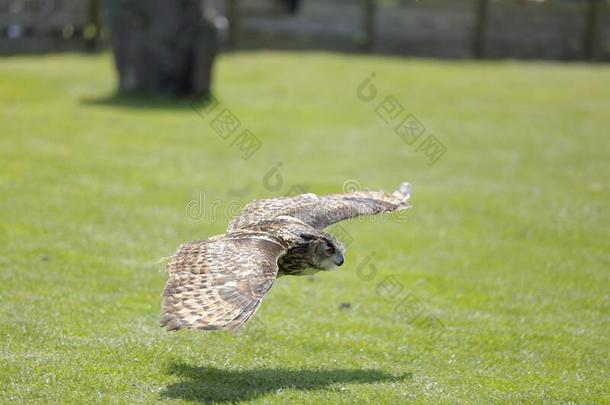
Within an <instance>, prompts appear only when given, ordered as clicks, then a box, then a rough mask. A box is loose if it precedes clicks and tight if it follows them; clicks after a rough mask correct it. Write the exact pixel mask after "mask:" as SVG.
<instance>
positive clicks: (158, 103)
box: [80, 93, 212, 110]
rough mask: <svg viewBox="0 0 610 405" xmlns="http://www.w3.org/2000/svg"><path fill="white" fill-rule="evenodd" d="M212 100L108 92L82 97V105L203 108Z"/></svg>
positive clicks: (206, 97) (138, 107)
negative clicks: (101, 94) (99, 95)
mask: <svg viewBox="0 0 610 405" xmlns="http://www.w3.org/2000/svg"><path fill="white" fill-rule="evenodd" d="M211 102H212V99H211V98H210V97H208V96H201V97H195V98H187V97H183V98H170V97H162V96H159V95H152V94H145V93H128V94H118V93H115V94H110V95H107V96H103V97H95V98H82V99H80V103H81V104H82V105H84V106H106V107H119V108H136V109H145V110H155V109H158V110H183V109H203V108H205V107H206V106H207V105H208V104H210V103H211Z"/></svg>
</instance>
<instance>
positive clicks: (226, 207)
mask: <svg viewBox="0 0 610 405" xmlns="http://www.w3.org/2000/svg"><path fill="white" fill-rule="evenodd" d="M373 71H374V72H376V77H375V81H374V84H375V86H376V88H377V90H378V96H377V97H378V99H377V101H380V100H381V99H382V98H383V97H385V96H386V95H394V96H395V97H396V99H397V100H398V101H399V102H401V103H402V104H403V106H404V109H405V111H404V114H406V113H411V114H414V115H415V116H416V117H417V118H418V119H419V120H420V121H421V122H422V123H423V124H424V125H425V126H426V129H427V133H428V134H434V135H435V136H436V137H437V138H438V139H439V140H441V141H442V143H443V144H444V145H445V146H446V148H447V152H446V153H445V155H444V156H442V158H441V159H440V160H439V161H438V162H437V163H436V164H434V165H432V166H429V165H428V164H427V161H426V157H425V156H424V154H423V153H422V152H421V151H419V152H418V151H416V147H413V146H409V145H407V144H405V143H404V142H403V141H402V140H401V139H400V138H399V137H398V136H397V135H396V134H394V133H393V131H392V127H390V126H389V125H386V124H385V123H384V122H383V121H382V120H381V119H380V118H379V117H378V116H377V115H376V114H375V107H376V103H377V101H375V102H371V103H364V102H361V101H359V100H358V98H357V97H356V87H357V86H358V84H359V83H360V82H361V81H362V80H363V79H364V78H366V77H367V76H368V75H369V74H370V73H371V72H373ZM216 73H217V74H216V77H215V83H216V85H215V90H216V93H215V94H216V96H217V97H218V99H219V100H220V101H221V102H222V105H224V106H225V107H227V108H229V109H230V110H231V111H232V112H233V113H234V114H235V115H236V116H237V117H238V118H239V119H240V120H241V122H242V126H243V128H248V129H250V130H251V131H252V132H253V133H254V134H255V135H256V136H258V138H259V139H260V140H261V142H262V147H261V149H260V150H258V151H257V152H256V153H255V154H254V155H253V156H252V157H251V158H250V159H248V160H243V159H241V157H240V151H239V150H238V149H237V148H236V147H235V145H233V146H231V144H230V141H225V140H223V139H221V138H220V137H219V136H218V135H217V134H215V133H214V132H213V131H212V130H211V127H210V125H209V122H210V118H209V117H206V118H201V117H199V116H198V115H197V114H196V113H195V112H194V111H193V110H192V109H190V108H189V107H188V104H187V103H185V102H175V103H172V102H168V101H163V100H154V99H151V100H142V99H134V98H127V99H116V98H112V97H111V94H112V92H113V88H114V81H115V78H114V73H113V69H112V60H111V58H110V55H100V56H74V55H63V56H44V57H17V58H10V59H2V60H0V114H1V119H0V158H1V160H0V195H1V197H0V269H1V270H0V364H1V365H2V367H0V387H2V389H1V390H0V402H4V403H8V402H11V403H16V402H28V403H31V402H49V403H90V402H99V403H129V404H131V403H151V402H157V401H158V402H164V401H170V400H171V401H172V402H180V401H182V402H190V401H203V402H223V401H229V402H240V401H244V402H247V401H255V402H265V403H285V402H288V401H295V402H309V403H312V402H326V403H331V402H346V403H347V402H354V403H363V402H370V403H383V402H386V403H405V402H412V401H413V402H422V403H518V402H527V403H541V402H544V403H582V404H586V403H610V400H609V398H610V389H609V386H608V381H609V377H610V375H609V350H608V348H609V347H610V338H609V336H610V327H609V320H610V319H609V302H608V292H609V285H610V280H609V275H610V260H609V252H610V246H609V240H610V238H609V236H610V233H609V231H608V230H609V229H610V215H609V214H608V203H609V202H610V198H609V185H610V184H609V178H610V163H609V161H610V136H609V135H610V134H609V133H608V131H609V130H610V68H608V66H603V65H597V66H595V65H583V64H547V63H516V62H484V63H474V62H449V61H426V60H404V59H393V58H382V57H367V56H345V55H332V54H318V53H299V54H297V53H294V54H293V53H265V52H261V53H233V54H229V55H223V56H222V57H221V58H220V59H219V61H218V63H217V65H216ZM278 162H281V163H282V165H281V167H280V171H279V174H280V175H281V180H282V182H281V183H280V184H279V185H278V186H280V187H278V188H279V189H278V190H271V189H270V187H269V185H270V180H269V179H268V180H267V183H265V181H264V180H263V178H264V176H265V174H267V173H268V172H269V170H270V169H271V168H272V167H273V166H274V165H275V164H276V163H278ZM270 179H271V180H273V181H277V178H276V177H273V176H272V177H270ZM347 179H356V180H357V181H358V182H360V183H361V184H362V185H363V186H365V187H369V188H384V189H386V190H391V189H393V187H395V186H397V185H398V184H399V183H400V182H401V181H402V180H409V181H410V182H411V183H412V184H413V190H414V191H413V198H412V201H413V205H414V208H413V209H412V210H410V211H409V212H408V215H407V217H406V218H407V220H406V221H404V217H402V216H399V217H396V216H389V217H387V218H385V220H383V221H379V220H375V221H373V220H368V221H361V220H356V221H351V222H347V223H344V224H343V227H344V230H345V231H347V232H349V234H350V235H351V236H352V237H353V239H354V241H353V243H352V244H351V246H350V248H349V250H348V252H347V260H346V263H345V265H344V266H343V267H342V268H341V269H340V270H339V271H336V272H333V273H329V274H319V275H317V276H315V277H314V278H312V279H311V278H307V277H304V278H296V277H295V278H289V277H285V278H282V279H280V280H278V281H277V282H276V284H275V286H274V287H273V289H272V290H271V292H270V294H269V295H268V297H267V299H266V300H265V301H264V302H263V305H262V307H261V308H260V310H259V311H258V313H257V315H256V317H255V318H254V321H253V322H252V323H250V324H248V325H246V327H245V328H244V329H243V331H242V332H240V333H237V334H232V333H228V332H213V333H204V332H194V331H185V332H179V333H175V334H169V333H166V332H164V331H163V330H161V329H160V328H159V327H158V326H157V320H158V316H159V305H160V293H161V290H162V288H163V285H164V281H165V274H164V273H163V270H162V267H161V266H160V264H159V259H160V258H162V257H165V256H168V255H171V254H172V253H173V252H174V250H175V249H176V247H177V246H178V245H179V244H180V243H182V242H185V241H188V240H192V239H200V238H206V237H208V236H211V235H214V234H218V233H221V232H223V230H224V228H225V226H226V224H227V223H228V221H229V218H227V216H226V215H224V212H225V211H232V210H233V208H234V207H235V206H236V203H235V202H234V201H235V199H236V198H237V199H238V200H239V201H241V202H245V201H248V200H251V199H253V198H260V197H270V196H274V195H279V194H285V193H287V192H288V191H289V189H290V188H291V187H292V186H294V185H301V186H302V187H304V188H305V189H306V190H308V191H312V192H315V193H318V194H323V193H329V192H338V191H340V190H341V185H342V183H343V182H344V181H345V180H347ZM201 193H205V199H206V201H205V205H206V207H207V209H208V211H207V212H204V213H203V214H202V215H201V218H198V219H200V220H199V221H198V220H195V219H193V218H191V217H189V216H187V215H186V213H185V207H186V205H187V204H188V203H189V201H192V200H193V199H198V198H199V196H200V195H201ZM215 201H218V202H221V203H220V205H219V208H215V209H214V213H215V217H212V215H211V214H209V211H210V205H213V204H216V203H215ZM372 252H375V255H374V256H373V259H372V262H371V263H372V264H373V266H374V267H370V266H369V267H366V266H365V264H366V262H364V260H366V259H367V257H369V256H370V255H371V254H372ZM359 266H360V267H359ZM389 276H394V277H395V278H393V279H391V280H393V281H395V282H398V283H400V285H401V286H402V287H403V291H402V295H401V297H404V296H406V295H407V294H411V295H410V297H411V298H413V299H415V300H417V302H418V303H419V304H418V305H417V306H416V305H412V306H410V307H408V310H409V311H410V313H411V314H412V315H413V313H414V312H415V308H420V309H421V308H423V309H422V310H421V314H422V315H420V316H418V317H413V316H412V317H407V318H405V317H404V316H403V314H401V313H399V312H397V310H396V309H395V307H396V306H397V304H398V300H397V299H391V297H388V296H382V295H380V293H379V292H378V291H379V290H380V287H379V284H380V283H382V282H384V281H385V280H386V279H387V277H389ZM426 317H429V318H428V319H435V320H438V321H439V323H440V324H433V325H425V324H424V323H423V322H421V321H422V320H424V319H426Z"/></svg>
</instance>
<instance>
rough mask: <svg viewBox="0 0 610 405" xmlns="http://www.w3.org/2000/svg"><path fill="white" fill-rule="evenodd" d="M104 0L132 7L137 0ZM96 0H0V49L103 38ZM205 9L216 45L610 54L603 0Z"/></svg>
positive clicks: (104, 26) (229, 2) (359, 0)
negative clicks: (215, 31)
mask: <svg viewBox="0 0 610 405" xmlns="http://www.w3.org/2000/svg"><path fill="white" fill-rule="evenodd" d="M109 2H110V3H116V4H117V5H123V6H125V7H126V8H125V9H124V10H123V11H124V12H125V13H132V14H133V13H134V12H135V11H134V10H135V9H136V8H135V7H136V6H135V5H137V4H138V2H137V1H115V2H113V1H112V0H110V1H109ZM102 3H103V1H102V0H83V1H78V0H3V1H2V2H1V3H0V28H1V29H2V38H1V42H0V52H1V53H2V54H15V53H28V52H29V53H32V52H52V51H58V50H79V51H84V50H92V49H99V48H100V47H104V46H106V45H107V44H108V41H109V38H110V30H109V25H110V23H109V21H108V19H107V14H106V13H105V12H104V5H103V4H102ZM146 4H148V6H147V7H148V8H150V9H152V10H151V13H154V12H155V11H154V9H157V11H156V12H162V11H161V9H159V8H158V7H155V3H154V2H153V3H150V2H149V3H146ZM176 7H177V8H179V7H178V6H176ZM202 12H203V13H204V15H205V17H206V18H207V19H209V21H211V22H212V24H213V25H214V27H215V28H216V29H217V30H218V32H219V42H220V44H221V47H222V49H257V48H272V49H297V48H298V49H325V50H337V51H346V52H362V51H367V52H373V53H384V54H385V53H387V54H396V55H403V56H434V57H443V58H531V59H555V60H608V59H609V58H610V4H609V2H608V1H607V0H454V1H449V0H446V1H445V0H430V1H415V0H402V1H392V0H379V1H375V0H339V1H332V2H327V1H322V0H253V1H241V2H240V1H237V0H224V1H222V0H210V1H207V2H204V4H203V10H202ZM136 14H137V13H136ZM166 17H167V16H166ZM136 18H137V17H136ZM132 22H133V16H132Z"/></svg>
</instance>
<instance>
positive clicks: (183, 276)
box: [160, 231, 287, 331]
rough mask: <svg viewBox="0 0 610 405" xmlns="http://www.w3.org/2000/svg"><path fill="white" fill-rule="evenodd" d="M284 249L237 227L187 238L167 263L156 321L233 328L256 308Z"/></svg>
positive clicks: (167, 325)
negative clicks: (228, 231)
mask: <svg viewBox="0 0 610 405" xmlns="http://www.w3.org/2000/svg"><path fill="white" fill-rule="evenodd" d="M286 249H287V246H286V245H285V243H284V242H282V241H281V240H279V239H277V238H275V237H273V236H272V235H270V234H267V233H264V232H252V231H250V232H248V231H239V232H234V233H231V234H227V235H220V236H215V237H213V238H210V239H208V240H205V241H193V242H189V243H186V244H184V245H182V246H180V248H179V249H178V251H177V252H176V254H175V255H174V256H173V258H172V261H171V263H170V266H169V279H168V280H167V283H166V285H165V290H164V291H163V300H162V316H161V320H160V324H161V326H163V327H165V328H167V330H170V331H171V330H178V329H182V328H188V329H207V330H216V329H225V330H232V329H236V328H238V327H239V326H241V325H242V324H243V323H244V322H246V321H247V320H248V319H249V318H250V317H251V316H252V315H253V314H254V312H256V310H257V309H258V307H259V305H260V303H261V301H262V299H263V297H264V295H265V293H266V292H267V291H268V290H269V289H270V288H271V285H272V284H273V281H274V280H275V278H276V276H277V271H278V265H277V259H278V257H280V256H281V255H282V254H283V253H284V252H285V251H286Z"/></svg>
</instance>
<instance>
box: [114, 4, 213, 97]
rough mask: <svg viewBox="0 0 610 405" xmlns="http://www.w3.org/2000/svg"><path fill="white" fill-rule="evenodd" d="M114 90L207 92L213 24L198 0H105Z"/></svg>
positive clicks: (175, 94)
mask: <svg viewBox="0 0 610 405" xmlns="http://www.w3.org/2000/svg"><path fill="white" fill-rule="evenodd" d="M105 3H106V6H107V11H108V18H109V22H110V28H111V30H112V42H113V47H114V56H115V64H116V68H117V71H118V74H119V92H121V93H126V92H146V93H156V94H161V95H167V96H199V95H205V94H207V93H209V92H210V84H211V76H212V63H213V61H214V57H215V56H216V52H217V50H218V34H217V32H216V28H215V27H214V26H213V25H212V24H211V23H210V22H209V21H207V20H206V19H204V17H203V9H202V8H203V7H202V2H201V0H106V2H105Z"/></svg>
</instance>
